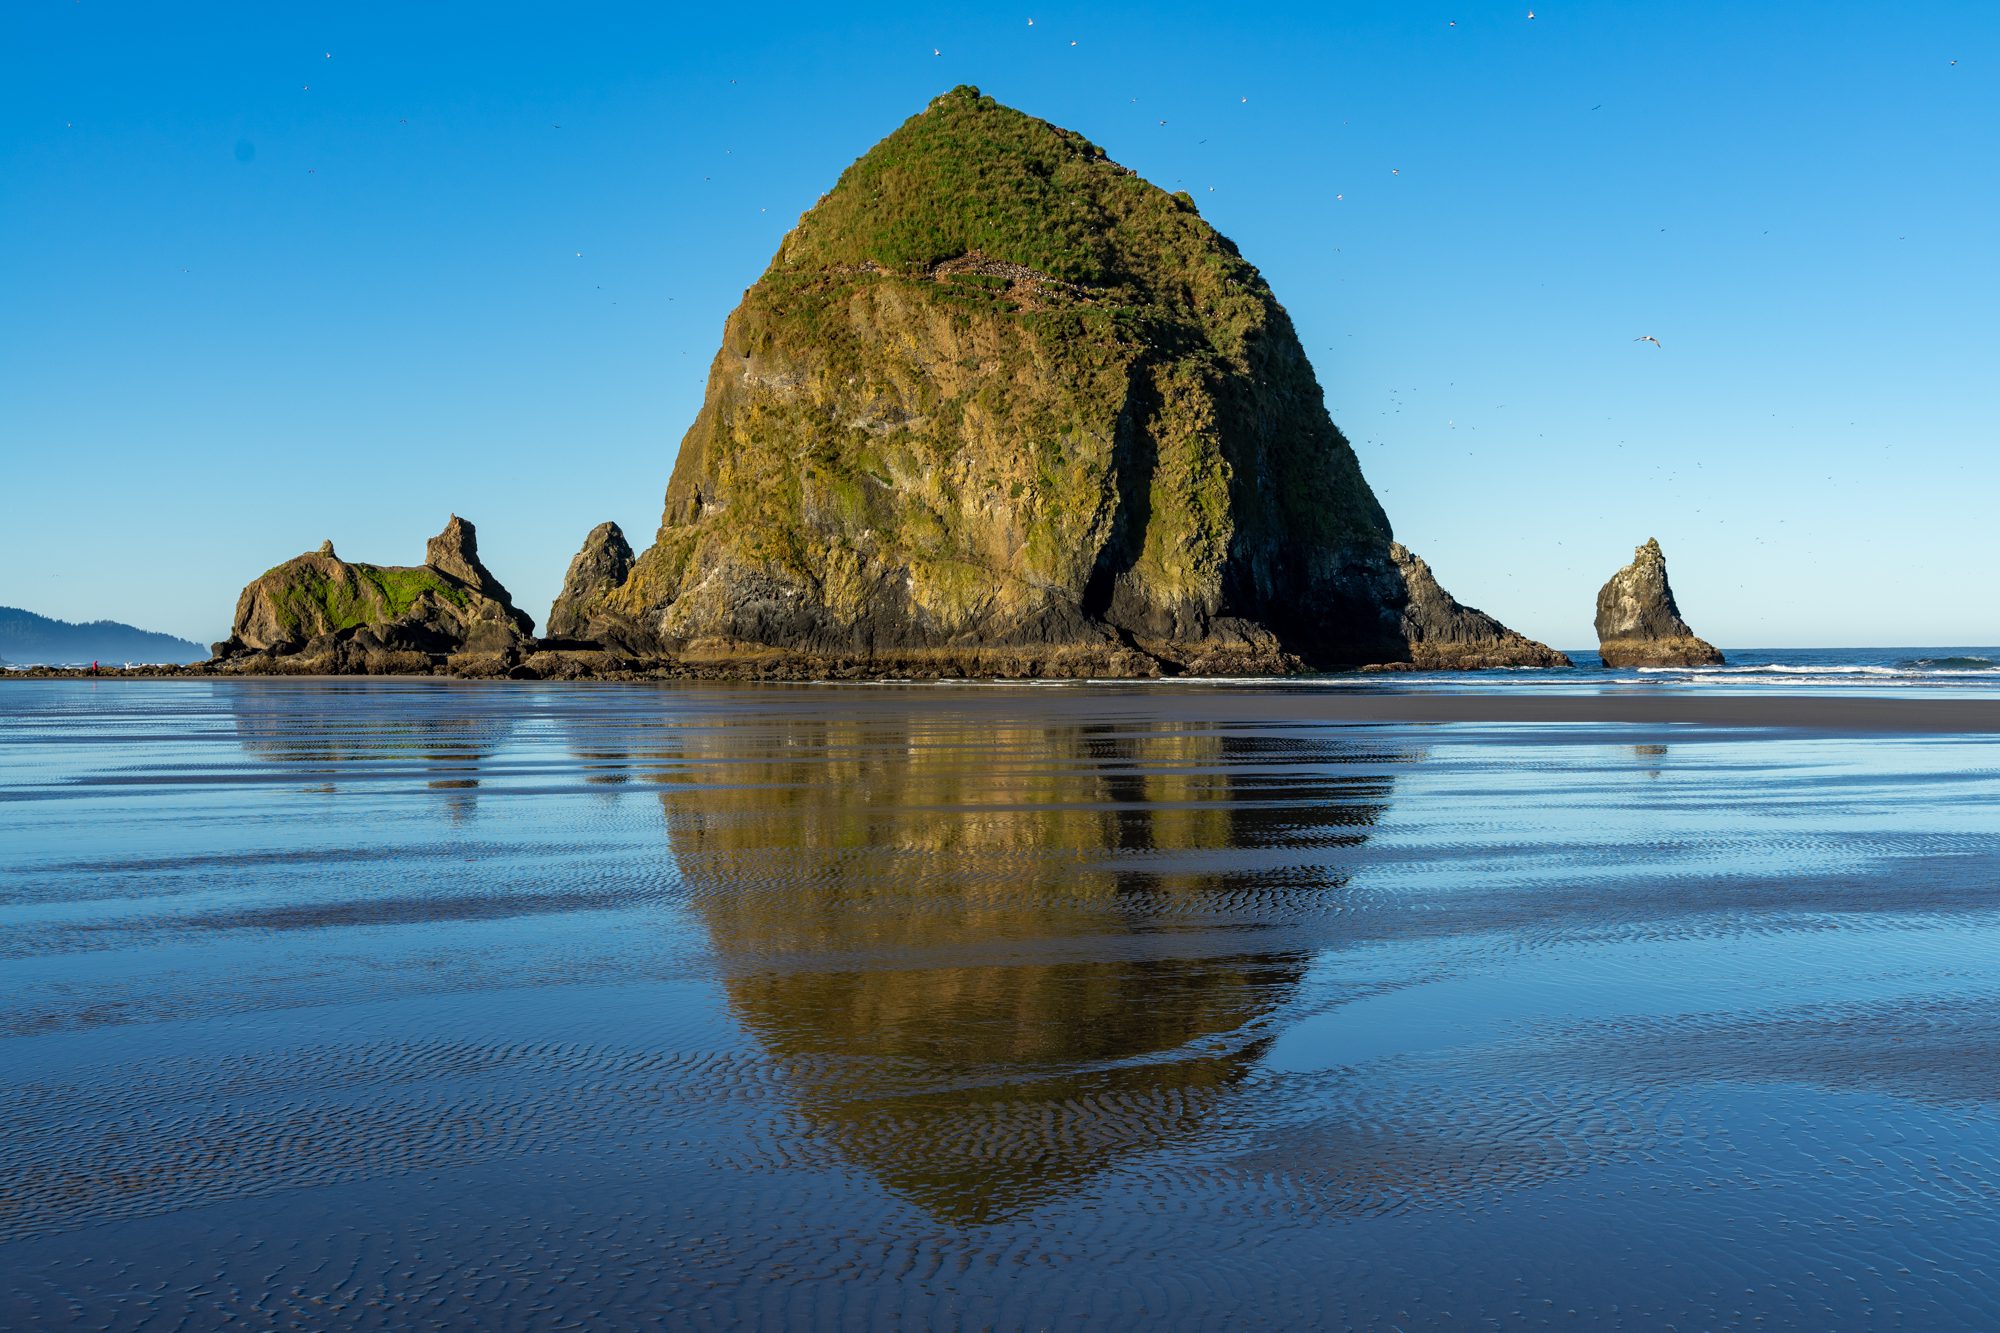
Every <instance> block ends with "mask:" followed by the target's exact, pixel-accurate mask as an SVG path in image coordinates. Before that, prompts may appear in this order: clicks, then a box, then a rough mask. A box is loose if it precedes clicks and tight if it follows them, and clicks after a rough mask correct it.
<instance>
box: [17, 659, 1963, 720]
mask: <svg viewBox="0 0 2000 1333" xmlns="http://www.w3.org/2000/svg"><path fill="white" fill-rule="evenodd" d="M0 679H8V680H14V681H18V682H21V683H23V684H26V683H28V682H41V683H53V682H59V681H60V682H78V681H101V682H107V683H108V682H139V681H156V682H157V681H178V682H182V683H200V684H211V685H215V684H222V685H230V686H235V687H240V688H243V689H250V690H263V689H284V688H287V687H300V686H310V687H314V688H324V687H326V686H329V685H335V686H347V687H350V688H382V687H396V688H415V689H426V688H435V689H448V688H466V687H470V688H477V689H495V688H499V689H509V688H515V689H518V688H527V689H535V690H543V689H549V688H558V689H570V688H579V687H581V688H589V689H638V688H651V689H660V688H663V687H664V688H670V689H672V690H673V691H674V692H676V693H680V692H686V693H691V694H692V693H704V694H710V695H724V696H727V695H732V694H740V695H742V696H744V697H745V698H754V699H755V700H756V701H757V706H758V707H759V708H771V707H774V706H775V707H778V708H779V709H780V710H781V711H786V712H794V711H795V712H797V713H799V714H802V715H803V714H815V713H819V714H828V715H834V714H837V715H839V716H842V717H849V716H855V715H865V714H868V713H876V712H891V711H893V712H899V713H900V712H908V711H910V710H912V709H920V710H926V709H927V710H937V711H940V712H945V711H948V712H953V713H966V712H971V713H984V714H990V715H992V716H993V717H995V718H996V719H998V718H1006V717H1018V716H1020V715H1022V714H1024V713H1032V714H1034V715H1035V716H1036V717H1037V718H1040V719H1044V720H1059V719H1061V718H1062V717H1064V716H1072V717H1074V718H1075V719H1076V720H1078V721H1085V720H1089V719H1093V718H1101V717H1108V716H1112V715H1115V713H1116V712H1117V711H1118V710H1119V707H1120V701H1123V703H1124V704H1127V705H1132V706H1142V707H1143V709H1144V711H1145V712H1146V713H1148V714H1149V715H1150V716H1154V717H1159V718H1164V719H1172V720H1177V721H1185V722H1222V723H1245V724H1271V723H1300V724H1321V723H1325V724H1414V725H1425V724H1450V723H1472V724H1501V725H1558V726H1571V725H1630V726H1692V727H1711V728H1727V729H1730V730H1744V731H1756V730H1773V731H1807V732H1819V733H1829V734H1836V735H1854V736H1864V735H1876V734H1882V735H1932V736H1935V735H1953V734H1965V735H1992V734H2000V698H1993V699H1984V698H1963V697H1958V698H1899V697H1883V696H1871V695H1854V694H1833V693H1828V692H1824V691H1811V692H1809V691H1804V690H1800V691H1793V692H1785V693H1780V692H1766V691H1758V692H1754V693H1751V692H1745V693H1741V694H1725V693H1721V692H1717V691H1714V690H1691V689H1686V688H1683V687H1677V686H1674V685H1670V684H1663V685H1659V686H1649V685H1642V686H1630V685H1605V686H1601V687H1599V688H1598V690H1597V692H1589V693H1585V692H1574V693H1568V692H1566V693H1554V692H1550V693H1540V692H1536V693H1529V692H1526V691H1523V690H1518V689H1493V690H1480V689H1479V688H1478V687H1477V686H1476V685H1475V686H1472V687H1470V688H1467V687H1466V686H1462V685H1458V684H1457V683H1456V682H1454V685H1453V687H1452V688H1450V689H1437V688H1434V687H1430V688H1427V687H1426V686H1424V685H1422V684H1417V683H1410V684H1402V683H1399V682H1392V681H1382V680H1380V679H1379V678H1377V679H1371V680H1368V681H1366V682H1365V683H1364V682H1363V681H1362V680H1361V679H1360V678H1356V680H1355V681H1354V683H1353V685H1352V686H1346V685H1344V684H1343V685H1339V686H1329V685H1328V684H1327V683H1325V682H1326V680H1327V678H1325V677H1320V678H1317V679H1316V680H1315V679H1303V678H1293V679H1289V680H1285V679H1279V680H1267V681H1238V680H1200V679H1191V678H1180V679H1175V680H1166V681H1126V680H1104V681H1090V680H1050V681H1032V682H1031V681H1014V680H999V681H968V680H876V681H853V680H828V681H773V680H763V681H760V680H716V679H696V678H686V677H680V678H664V679H654V680H636V681H615V680H590V679H586V680H572V681H542V680H507V679H487V680H479V679H465V678H460V677H449V676H213V675H199V674H181V673H173V674H157V675H156V674H147V673H142V672H137V671H104V672H101V673H100V674H98V675H96V676H93V675H91V674H90V673H89V672H88V671H65V672H61V673H56V672H50V671H43V672H38V673H32V674H31V673H28V672H10V673H4V674H0ZM787 694H790V695H794V696H796V697H795V698H794V699H793V700H791V701H785V700H783V698H782V696H784V695H787ZM836 699H837V700H838V701H839V702H838V703H837V704H835V703H834V701H835V700H836Z"/></svg>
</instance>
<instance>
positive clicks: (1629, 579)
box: [1597, 537, 1722, 667]
mask: <svg viewBox="0 0 2000 1333" xmlns="http://www.w3.org/2000/svg"><path fill="white" fill-rule="evenodd" d="M1597 640H1598V643H1597V652H1598V655H1599V656H1600V657H1602V658H1603V659H1604V665H1606V666H1608V667H1648V666H1650V667H1671V666H1720V665H1721V664H1722V654H1721V653H1720V652H1719V651H1717V649H1716V647H1715V645H1714V644H1712V643H1709V642H1707V641H1706V640H1703V639H1698V638H1696V637H1695V633H1694V631H1693V630H1691V629H1689V628H1688V623H1687V621H1685V620H1682V619H1681V609H1680V607H1679V606H1677V605H1676V604H1675V602H1674V590H1673V588H1672V586H1671V585H1669V584H1668V583H1667V558H1666V556H1665V555H1663V554H1661V552H1660V543H1659V542H1658V541H1656V540H1654V539H1653V538H1651V537H1648V538H1647V539H1646V544H1645V545H1644V546H1641V547H1639V548H1638V549H1637V550H1636V551H1634V552H1633V553H1632V563H1631V564H1629V565H1627V566H1625V568H1623V569H1621V570H1619V571H1618V572H1617V573H1616V574H1613V575H1612V576H1611V581H1610V582H1608V583H1606V584H1605V585H1604V586H1603V587H1602V588H1600V589H1599V590H1598V593H1597Z"/></svg>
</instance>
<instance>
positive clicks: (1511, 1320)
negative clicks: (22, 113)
mask: <svg viewBox="0 0 2000 1333" xmlns="http://www.w3.org/2000/svg"><path fill="white" fill-rule="evenodd" d="M1950 655H1954V656H1967V657H1969V656H1984V655H1985V654H1975V653H1965V654H1958V653H1954V654H1950ZM1747 660H1748V659H1747V658H1746V661H1747ZM1771 665H1775V666H1793V667H1799V668H1808V667H1813V666H1816V665H1820V664H1818V663H1814V662H1809V661H1787V660H1781V659H1778V658H1776V657H1774V658H1773V661H1772V663H1771ZM1836 665H1844V666H1845V667H1847V668H1849V670H1848V672H1847V674H1848V675H1849V676H1853V675H1857V674H1865V673H1859V672H1858V671H1856V670H1853V668H1856V667H1859V666H1867V665H1874V664H1873V663H1856V662H1851V661H1850V662H1848V663H1845V664H1836ZM1898 669H1899V670H1909V671H1918V670H1922V669H1924V668H1918V667H1910V668H1898ZM1935 670H1937V671H1940V672H1942V671H1946V670H1963V671H1968V672H1969V671H1973V670H1975V668H1973V667H1969V666H1961V667H1939V668H1935ZM1575 674H1576V675H1578V676H1581V675H1583V674H1584V673H1581V672H1579V673H1575ZM1596 674H1597V675H1600V676H1601V675H1604V674H1606V673H1596ZM1771 674H1774V675H1784V674H1787V673H1785V672H1773V673H1771ZM1806 674H1818V675H1819V676H1821V677H1822V678H1826V677H1827V676H1828V673H1806ZM1745 679H1746V677H1745V676H1733V677H1730V676H1704V677H1702V678H1701V679H1700V680H1699V681H1681V680H1662V679H1660V678H1659V677H1658V676H1657V675H1656V674H1653V673H1648V674H1646V675H1643V676H1641V675H1637V674H1634V675H1633V676H1632V678H1631V679H1630V680H1621V681H1613V682H1604V681H1599V682H1597V683H1596V684H1595V685H1594V686H1593V688H1617V689H1633V690H1655V689H1737V688H1746V686H1744V685H1742V684H1740V683H1730V682H1741V681H1743V680H1745ZM1905 679H1906V677H1893V678H1892V677H1870V678H1869V679H1868V680H1864V681H1861V682H1859V683H1856V682H1855V681H1852V680H1848V679H1845V678H1843V679H1842V680H1840V681H1839V682H1837V683H1833V684H1826V683H1824V682H1823V683H1820V684H1814V685H1811V686H1809V687H1808V688H1842V689H1862V688H1894V689H1904V688H1912V686H1909V685H1906V684H1903V683H1901V682H1902V681H1903V680H1905ZM1925 679H1928V678H1925ZM1881 680H1893V681H1895V682H1897V683H1894V684H1891V685H1887V686H1884V685H1880V684H1878V683H1875V682H1879V681H1881ZM1353 687H1354V688H1379V689H1410V688H1426V687H1427V685H1426V682H1424V681H1421V680H1417V681H1412V680H1410V679H1408V678H1401V679H1382V680H1379V681H1376V682H1372V683H1360V684H1356V685H1355V686H1353ZM1496 687H1497V688H1502V689H1508V688H1542V687H1523V686H1515V685H1509V684H1506V683H1501V684H1499V685H1497V686H1496ZM1918 687H1919V688H1938V689H1951V688H1959V687H1956V686H1942V685H1939V686H1918ZM1217 688H1232V689H1234V688H1236V687H1216V686H1202V685H1194V686H1154V685H1134V686H1116V687H1113V686H1065V687H1062V688H1059V689H1043V688H1033V687H1029V688H1007V687H985V688H978V687H973V688H958V687H940V686H924V687H909V688H902V687H893V686H874V687H832V686H829V687H809V686H808V687H797V686H774V687H765V688H735V689H730V688H720V687H644V686H632V687H627V686H585V687H555V686H540V685H530V684H500V685H465V684H454V683H449V682H430V681H367V680H358V681H337V682H311V681H280V680H268V681H218V682H182V681H166V682H125V681H120V682H103V683H92V682H68V681H46V682H45V681H16V682H11V683H8V684H7V685H5V686H4V687H0V1327H7V1328H16V1327H20V1328H28V1327H88V1328H135V1329H136V1328H206V1327H213V1326H217V1325H220V1324H222V1323H225V1322H233V1323H236V1324H241V1325H247V1326H250V1327H257V1328H270V1327H276V1328H301V1329H323V1328H330V1327H341V1328H385V1329H386V1328H397V1329H401V1328H474V1327H476V1328H487V1329H506V1328H523V1329H526V1328H548V1327H563V1326H584V1327H621V1326H674V1327H694V1328H723V1327H740V1326H744V1325H752V1326H765V1327H803V1326H823V1327H830V1328H877V1327H896V1326H909V1327H925V1328H950V1327H1003V1328H1034V1327H1075V1326H1079V1325H1084V1324H1096V1325H1106V1326H1119V1327H1123V1326H1150V1327H1188V1328H1218V1327H1220V1328H1232V1329H1235V1328H1281V1327H1282V1328H1288V1329H1290V1328H1298V1327H1319V1326H1327V1327H1342V1326H1351V1327H1370V1328H1372V1327H1395V1328H1401V1329H1420V1328H1451V1329H1457V1328H1481V1327H1496V1328H1497V1327H1506V1328H1516V1327H1562V1328H1574V1327H1582V1326H1593V1327H1613V1328H1617V1327H1628V1328H1634V1329H1641V1328H1644V1329H1653V1328H1662V1327H1677V1328H1682V1329H1697V1328H1717V1327H1737V1326H1741V1327H1810V1328H1910V1329H1940V1328H1991V1327H1994V1326H1996V1324H2000V1284H1996V1282H1995V1280H1994V1279H1995V1278H1996V1276H2000V1272H1996V1267H1997V1266H2000V1264H1996V1255H2000V964H1996V962H1995V959H1996V958H2000V737H1995V736H1949V735H1947V736H1924V737H1904V736H1896V735H1875V736H1868V737H1848V736H1842V735H1838V734H1833V733H1828V732H1823V731H1822V732H1805V731H1800V732H1791V731H1785V730H1782V729H1770V730H1755V729H1749V730H1746V729H1743V728H1735V729H1717V728H1707V727H1702V726H1690V725H1677V726H1657V725H1655V726H1644V725H1623V724H1618V725H1612V724H1605V725H1596V724H1592V725H1583V724H1562V725H1542V726H1535V725H1523V724H1503V723H1451V724H1434V725H1424V726H1417V725H1402V724H1398V725H1381V724H1369V725H1357V724H1340V723H1334V722H1327V721H1314V722H1308V721H1301V720H1300V719H1299V718H1298V717H1296V716H1295V715H1294V709H1293V706H1292V701H1293V700H1294V699H1295V698H1296V694H1295V693H1293V692H1291V691H1287V690H1284V689H1266V688H1258V689H1253V690H1241V691H1239V693H1240V696H1241V697H1240V699H1239V701H1238V702H1239V703H1240V704H1241V705H1242V706H1239V707H1236V708H1232V709H1231V710H1230V715H1229V719H1228V720H1227V721H1226V722H1223V721H1217V720H1214V719H1213V718H1210V717H1205V716H1204V705H1205V702H1206V701H1210V700H1212V699H1213V697H1214V693H1213V692H1214V690H1215V689H1217ZM1304 688H1306V689H1312V688H1316V687H1314V686H1311V685H1308V686H1305V687H1304ZM1342 688H1346V686H1342ZM1451 688H1462V684H1454V685H1452V686H1451ZM1747 688H1760V689H1764V688H1774V687H1772V686H1769V685H1766V684H1758V685H1755V686H1747Z"/></svg>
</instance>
